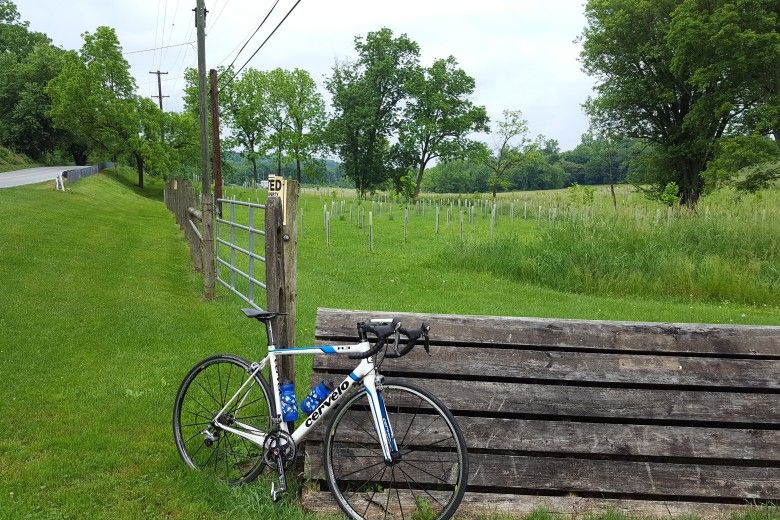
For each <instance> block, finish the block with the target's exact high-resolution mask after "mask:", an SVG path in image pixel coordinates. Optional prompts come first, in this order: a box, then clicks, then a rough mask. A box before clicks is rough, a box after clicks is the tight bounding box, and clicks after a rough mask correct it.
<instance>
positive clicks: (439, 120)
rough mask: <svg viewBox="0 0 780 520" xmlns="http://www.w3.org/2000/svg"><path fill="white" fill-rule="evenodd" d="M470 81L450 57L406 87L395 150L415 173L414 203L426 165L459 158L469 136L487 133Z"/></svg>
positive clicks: (413, 77)
mask: <svg viewBox="0 0 780 520" xmlns="http://www.w3.org/2000/svg"><path fill="white" fill-rule="evenodd" d="M474 87H475V83H474V78H472V77H471V76H469V75H468V74H466V73H465V72H464V71H463V69H461V68H458V62H457V61H456V60H455V58H454V57H452V56H450V57H448V58H447V59H440V60H436V61H435V62H433V65H431V66H430V67H428V68H425V69H418V70H416V71H415V73H414V74H412V75H411V77H410V79H409V81H408V82H407V84H406V89H407V91H408V93H409V98H410V99H409V101H408V103H407V104H406V107H405V109H404V118H403V120H402V122H401V124H400V129H399V135H398V141H399V143H398V146H399V149H400V150H401V153H402V155H404V156H405V157H408V158H409V160H410V162H411V164H412V166H413V167H414V169H415V181H414V183H415V186H414V199H417V197H418V196H419V194H420V184H421V183H422V179H423V174H424V173H425V168H426V167H427V166H428V163H429V162H430V161H432V160H434V159H442V160H445V161H446V160H450V159H454V158H458V157H463V156H464V154H465V152H466V150H467V149H468V147H469V141H468V140H467V139H466V136H467V135H468V134H469V133H470V132H480V131H487V130H488V127H487V121H488V117H487V112H486V111H485V107H482V106H474V104H473V103H472V102H471V100H470V99H469V97H470V96H471V95H472V94H473V93H474Z"/></svg>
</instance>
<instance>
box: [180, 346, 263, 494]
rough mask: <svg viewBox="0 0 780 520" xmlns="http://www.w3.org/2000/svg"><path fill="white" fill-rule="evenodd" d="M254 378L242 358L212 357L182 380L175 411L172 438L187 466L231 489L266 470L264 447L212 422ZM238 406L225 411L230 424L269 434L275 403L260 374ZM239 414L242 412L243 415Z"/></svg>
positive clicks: (225, 355) (245, 392) (203, 361)
mask: <svg viewBox="0 0 780 520" xmlns="http://www.w3.org/2000/svg"><path fill="white" fill-rule="evenodd" d="M215 367H216V370H215ZM215 371H216V374H215V373H214V372H215ZM251 372H252V370H251V368H250V363H249V362H247V361H246V360H245V359H243V358H240V357H238V356H234V355H230V354H218V355H215V356H211V357H208V358H206V359H204V360H202V361H200V362H199V363H198V364H196V365H195V366H194V367H193V368H192V369H191V370H190V371H189V372H188V373H187V375H186V376H185V377H184V380H183V381H182V384H181V386H180V387H179V391H178V393H177V394H176V401H175V403H174V407H173V436H174V441H175V443H176V449H177V450H178V452H179V456H180V457H181V458H182V460H183V461H184V463H185V464H186V465H187V466H189V467H191V468H193V469H198V470H210V471H211V472H212V473H213V474H214V476H215V477H216V478H218V479H219V480H223V481H225V482H228V483H229V484H246V483H249V482H251V481H253V480H254V479H255V478H257V476H258V475H259V474H260V473H261V472H262V471H263V469H264V468H265V465H266V464H265V461H264V457H263V448H262V446H259V445H257V444H254V443H252V442H250V441H248V440H246V439H244V438H243V437H240V436H238V435H235V434H233V433H230V432H227V431H225V430H222V429H219V428H216V427H214V426H213V424H211V420H212V418H213V417H214V416H215V415H216V414H217V413H218V412H219V410H221V409H222V407H223V406H224V404H225V403H226V402H227V399H228V398H229V397H230V396H232V395H234V394H235V392H236V391H238V389H239V388H240V386H241V385H242V384H243V383H244V382H245V381H246V380H247V378H248V377H250V376H251ZM239 374H240V377H239ZM210 375H211V377H209V376H210ZM231 380H232V384H231ZM204 402H205V403H206V404H204ZM238 404H239V406H237V407H232V408H231V409H229V410H227V413H226V414H225V415H226V416H227V417H228V420H230V421H233V420H241V422H243V423H245V424H249V425H250V426H252V427H254V428H257V429H258V430H261V431H265V432H267V431H269V430H270V428H271V425H272V420H273V417H274V414H275V412H274V400H273V398H272V394H271V391H270V389H269V386H268V384H267V383H266V382H265V380H264V379H263V378H262V377H261V375H260V374H259V373H258V374H256V375H255V377H254V382H253V383H250V384H249V386H248V387H247V389H246V390H245V391H244V396H243V397H242V399H241V403H238ZM233 406H235V405H233ZM239 410H243V412H240V414H239ZM185 421H186V422H185ZM204 431H208V432H209V433H210V434H211V435H214V436H216V441H213V440H209V441H207V439H206V434H205V433H203V432H204ZM231 439H232V440H231ZM204 448H205V449H204ZM199 455H200V456H199ZM212 464H213V466H212ZM223 465H224V466H223ZM223 469H224V471H223Z"/></svg>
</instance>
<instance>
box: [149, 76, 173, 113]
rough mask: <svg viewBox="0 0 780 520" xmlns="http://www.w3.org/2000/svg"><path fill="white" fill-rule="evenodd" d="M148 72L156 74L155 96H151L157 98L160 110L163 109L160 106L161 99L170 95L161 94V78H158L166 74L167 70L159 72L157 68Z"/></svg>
mask: <svg viewBox="0 0 780 520" xmlns="http://www.w3.org/2000/svg"><path fill="white" fill-rule="evenodd" d="M149 74H156V75H157V95H156V96H152V97H156V98H157V101H158V102H159V104H160V110H162V109H163V107H162V100H163V98H164V97H171V96H163V95H162V80H161V79H160V76H161V75H163V74H168V73H167V72H160V69H157V70H156V71H150V72H149Z"/></svg>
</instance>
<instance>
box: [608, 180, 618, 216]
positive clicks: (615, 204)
mask: <svg viewBox="0 0 780 520" xmlns="http://www.w3.org/2000/svg"><path fill="white" fill-rule="evenodd" d="M609 191H610V192H611V193H612V206H613V207H614V208H615V211H617V198H616V197H615V185H614V184H612V183H610V184H609Z"/></svg>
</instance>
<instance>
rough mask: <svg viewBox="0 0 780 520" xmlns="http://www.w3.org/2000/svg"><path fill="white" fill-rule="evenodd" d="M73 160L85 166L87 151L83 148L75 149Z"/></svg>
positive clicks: (78, 164) (77, 164)
mask: <svg viewBox="0 0 780 520" xmlns="http://www.w3.org/2000/svg"><path fill="white" fill-rule="evenodd" d="M72 155H73V162H74V163H76V166H84V165H86V164H87V152H86V151H85V150H81V149H74V150H73V151H72Z"/></svg>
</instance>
